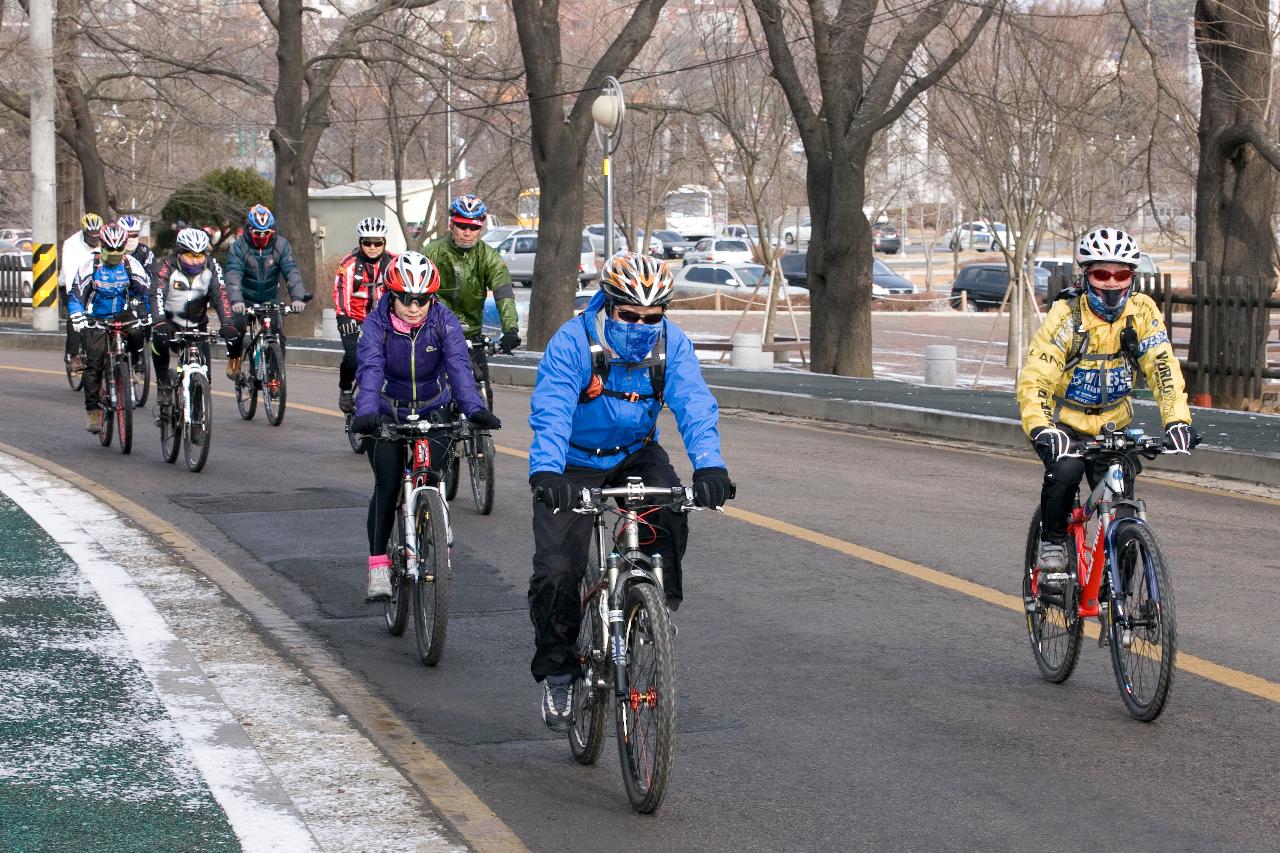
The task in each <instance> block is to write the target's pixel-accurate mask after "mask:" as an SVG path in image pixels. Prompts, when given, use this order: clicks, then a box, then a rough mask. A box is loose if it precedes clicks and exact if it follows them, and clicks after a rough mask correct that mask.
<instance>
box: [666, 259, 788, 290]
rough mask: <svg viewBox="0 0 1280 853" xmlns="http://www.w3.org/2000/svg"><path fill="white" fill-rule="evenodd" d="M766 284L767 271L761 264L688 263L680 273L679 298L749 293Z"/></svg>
mask: <svg viewBox="0 0 1280 853" xmlns="http://www.w3.org/2000/svg"><path fill="white" fill-rule="evenodd" d="M764 283H766V270H765V268H764V267H763V266H761V265H760V264H706V263H691V264H685V265H684V266H682V267H680V269H678V270H676V275H675V286H676V294H677V295H687V296H693V295H702V294H707V293H715V292H716V291H717V290H718V291H720V292H722V293H730V292H746V291H750V290H753V289H755V288H756V287H757V286H758V285H761V284H764Z"/></svg>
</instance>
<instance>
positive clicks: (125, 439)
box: [114, 353, 133, 453]
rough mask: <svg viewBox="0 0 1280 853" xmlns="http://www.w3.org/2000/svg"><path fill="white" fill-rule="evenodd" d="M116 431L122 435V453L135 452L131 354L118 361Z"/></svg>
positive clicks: (116, 366) (116, 367) (120, 438)
mask: <svg viewBox="0 0 1280 853" xmlns="http://www.w3.org/2000/svg"><path fill="white" fill-rule="evenodd" d="M114 372H115V383H116V429H117V430H118V431H119V433H120V437H119V440H120V452H121V453H128V452H129V451H131V450H133V368H132V367H130V366H129V354H128V353H125V354H124V355H123V356H121V357H120V359H119V360H117V361H116V365H115V371H114Z"/></svg>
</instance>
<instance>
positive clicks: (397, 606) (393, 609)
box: [383, 504, 410, 637]
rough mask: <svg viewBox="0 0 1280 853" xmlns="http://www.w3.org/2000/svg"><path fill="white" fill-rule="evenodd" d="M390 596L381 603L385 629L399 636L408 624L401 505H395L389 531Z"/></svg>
mask: <svg viewBox="0 0 1280 853" xmlns="http://www.w3.org/2000/svg"><path fill="white" fill-rule="evenodd" d="M388 551H390V554H391V598H389V599H387V601H386V603H385V604H384V605H383V616H384V618H385V619H386V620H387V631H388V632H390V634H391V636H393V637H399V636H400V635H401V634H403V633H404V629H405V626H406V625H408V624H409V598H410V592H409V584H410V581H409V572H408V570H407V569H406V567H405V559H404V555H405V541H404V521H403V516H402V515H401V506H400V505H399V504H397V505H396V528H395V530H393V531H392V532H391V547H390V548H389V549H388Z"/></svg>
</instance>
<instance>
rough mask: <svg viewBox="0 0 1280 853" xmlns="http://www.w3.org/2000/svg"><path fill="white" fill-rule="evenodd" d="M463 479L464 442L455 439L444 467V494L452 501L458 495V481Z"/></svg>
mask: <svg viewBox="0 0 1280 853" xmlns="http://www.w3.org/2000/svg"><path fill="white" fill-rule="evenodd" d="M461 481H462V442H461V441H454V442H453V444H452V446H450V448H449V461H448V462H447V463H446V464H445V469H444V496H445V499H446V500H449V501H452V500H454V499H455V498H457V497H458V483H460V482H461Z"/></svg>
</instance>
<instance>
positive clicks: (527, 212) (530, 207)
mask: <svg viewBox="0 0 1280 853" xmlns="http://www.w3.org/2000/svg"><path fill="white" fill-rule="evenodd" d="M541 200H542V191H541V190H539V189H538V188H537V187H532V188H530V189H527V190H521V191H520V195H519V196H517V197H516V224H517V225H519V226H520V227H521V228H537V227H538V204H539V203H540V202H541Z"/></svg>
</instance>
